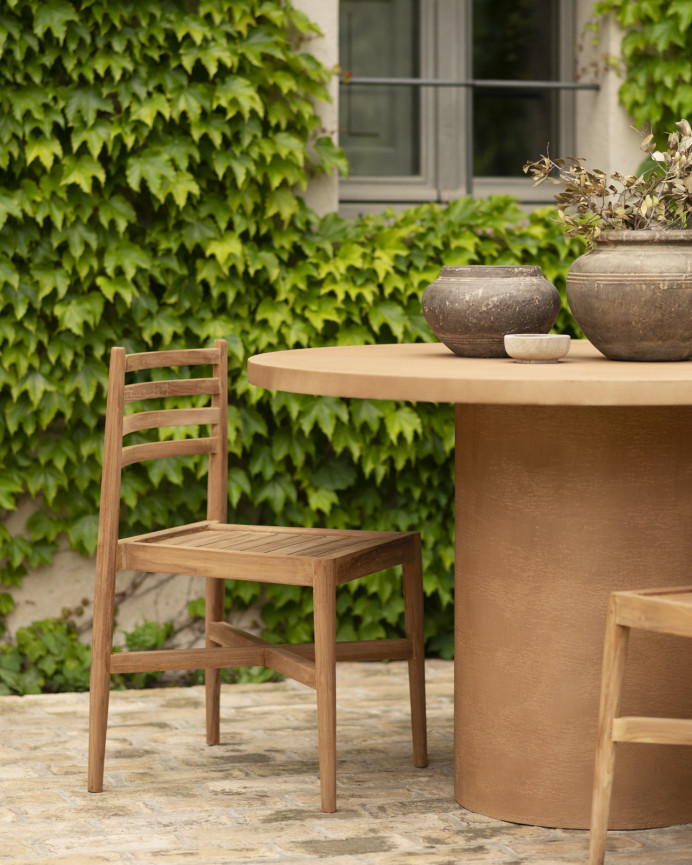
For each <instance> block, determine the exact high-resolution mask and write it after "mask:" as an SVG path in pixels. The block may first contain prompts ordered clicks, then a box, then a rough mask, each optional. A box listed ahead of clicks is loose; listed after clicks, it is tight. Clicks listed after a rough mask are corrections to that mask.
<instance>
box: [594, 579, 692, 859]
mask: <svg viewBox="0 0 692 865" xmlns="http://www.w3.org/2000/svg"><path fill="white" fill-rule="evenodd" d="M631 628H639V629H641V630H645V631H657V632H659V633H662V634H675V635H677V636H680V637H692V586H686V587H682V588H673V589H644V590H642V591H635V592H613V593H612V594H611V596H610V604H609V606H608V618H607V622H606V637H605V648H604V651H603V678H602V684H601V707H600V714H599V724H598V744H597V748H596V768H595V773H594V786H593V799H592V807H591V839H590V846H589V865H603V859H604V856H605V842H606V833H607V830H608V816H609V812H610V796H611V791H612V787H613V769H614V762H615V743H616V742H645V743H658V744H662V745H692V720H683V719H679V718H644V717H624V716H623V717H619V716H618V711H619V708H620V697H621V694H622V683H623V680H624V676H625V661H626V657H627V644H628V640H629V634H630V629H631Z"/></svg>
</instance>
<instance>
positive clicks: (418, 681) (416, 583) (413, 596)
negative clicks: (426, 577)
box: [403, 537, 428, 768]
mask: <svg viewBox="0 0 692 865" xmlns="http://www.w3.org/2000/svg"><path fill="white" fill-rule="evenodd" d="M403 572H404V615H405V618H406V636H407V637H408V638H409V639H410V640H411V644H412V647H413V652H412V654H411V657H410V658H409V662H408V681H409V691H410V694H411V733H412V738H413V764H414V766H418V767H420V768H423V767H424V766H427V765H428V736H427V725H426V715H425V641H424V626H423V609H424V607H423V568H422V565H421V552H420V537H417V538H416V549H415V556H414V559H413V561H411V562H406V563H404V565H403Z"/></svg>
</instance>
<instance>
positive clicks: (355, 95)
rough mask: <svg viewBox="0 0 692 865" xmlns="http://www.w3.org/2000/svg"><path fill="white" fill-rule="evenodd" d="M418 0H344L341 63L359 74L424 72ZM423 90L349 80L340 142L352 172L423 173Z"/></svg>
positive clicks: (341, 6) (369, 174) (368, 174)
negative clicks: (421, 166)
mask: <svg viewBox="0 0 692 865" xmlns="http://www.w3.org/2000/svg"><path fill="white" fill-rule="evenodd" d="M419 16H420V10H419V0H340V4H339V63H340V66H341V70H342V74H343V75H345V76H347V77H348V75H349V74H350V75H353V76H356V77H359V78H370V77H377V78H418V77H420V52H419V47H418V46H419V34H420V19H419ZM419 118H420V90H419V88H417V87H400V86H396V87H392V86H379V85H378V86H371V85H362V86H358V85H357V84H346V85H345V86H343V87H342V88H341V90H340V94H339V144H340V145H341V147H342V148H343V149H344V152H345V153H346V156H347V157H348V160H349V163H350V175H351V176H352V177H373V176H380V177H396V176H411V175H417V174H419V173H420V170H421V169H420V144H419V142H420V134H421V132H420V119H419Z"/></svg>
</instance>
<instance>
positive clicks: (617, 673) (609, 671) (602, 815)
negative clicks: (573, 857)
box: [589, 600, 630, 865]
mask: <svg viewBox="0 0 692 865" xmlns="http://www.w3.org/2000/svg"><path fill="white" fill-rule="evenodd" d="M629 633H630V629H629V628H626V627H623V626H622V625H618V624H617V622H616V619H615V603H614V602H613V600H611V602H610V606H609V608H608V621H607V625H606V638H605V647H604V650H603V675H602V681H601V704H600V711H599V720H598V743H597V745H596V766H595V770H594V782H593V799H592V802H591V836H590V840H589V865H603V860H604V857H605V845H606V835H607V832H608V818H609V815H610V798H611V793H612V790H613V772H614V768H615V742H614V741H613V735H612V732H613V719H614V718H615V717H616V716H617V713H618V711H619V708H620V698H621V695H622V683H623V679H624V676H625V660H626V657H627V644H628V641H629Z"/></svg>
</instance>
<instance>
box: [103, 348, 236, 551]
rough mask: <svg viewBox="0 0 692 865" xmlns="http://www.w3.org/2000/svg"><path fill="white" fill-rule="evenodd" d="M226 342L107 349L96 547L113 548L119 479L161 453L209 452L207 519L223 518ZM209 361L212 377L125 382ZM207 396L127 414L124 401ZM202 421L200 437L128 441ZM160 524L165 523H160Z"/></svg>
mask: <svg viewBox="0 0 692 865" xmlns="http://www.w3.org/2000/svg"><path fill="white" fill-rule="evenodd" d="M227 357H228V347H227V343H226V341H225V340H223V339H217V340H216V341H215V342H214V347H213V348H198V349H180V350H172V351H151V352H142V353H139V354H127V353H126V351H125V349H124V348H121V347H115V348H113V349H112V350H111V358H110V370H109V374H108V400H107V406H106V428H105V435H104V446H103V474H102V480H101V505H100V513H99V541H98V543H99V551H100V552H101V553H103V552H105V549H104V548H106V547H107V548H110V549H113V547H114V544H115V543H117V539H118V522H119V514H120V478H121V472H122V469H123V468H124V467H125V466H128V465H131V464H132V463H136V462H142V461H144V460H152V459H158V458H161V457H173V456H189V455H193V454H208V455H209V473H208V481H207V519H208V520H218V521H219V522H225V521H226V514H227V495H228V493H227V489H228V486H227V485H228V479H227V473H228V368H227V365H228V359H227ZM210 364H211V366H212V376H211V378H167V379H165V380H162V381H155V380H152V381H145V382H136V383H133V384H126V381H125V376H126V375H127V373H131V372H138V371H141V370H153V369H165V368H169V367H181V366H199V365H210ZM204 395H206V396H208V397H209V405H208V406H207V407H201V408H173V409H170V408H169V409H166V408H160V409H158V410H153V411H152V410H143V411H136V412H133V413H128V414H125V406H126V405H130V404H132V403H135V402H140V401H142V400H152V399H165V398H166V397H182V396H204ZM190 425H200V426H202V427H204V426H207V427H208V434H207V435H204V436H201V437H199V438H178V439H170V440H166V441H153V442H145V443H139V444H129V445H128V444H126V443H125V441H124V439H125V437H126V436H127V435H129V434H130V433H133V432H139V431H143V430H151V429H157V428H160V427H178V426H190ZM162 528H164V527H162Z"/></svg>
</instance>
